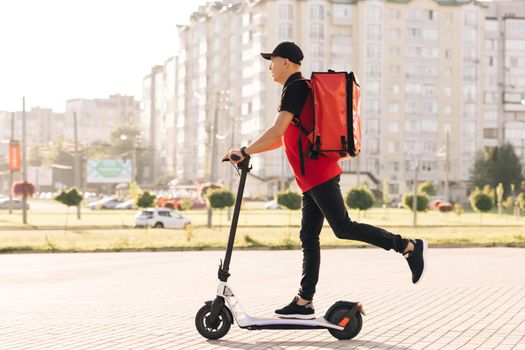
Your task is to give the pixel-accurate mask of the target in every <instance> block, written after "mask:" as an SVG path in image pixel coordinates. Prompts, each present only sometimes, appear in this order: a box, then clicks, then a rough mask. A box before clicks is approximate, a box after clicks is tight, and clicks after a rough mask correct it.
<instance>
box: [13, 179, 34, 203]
mask: <svg viewBox="0 0 525 350" xmlns="http://www.w3.org/2000/svg"><path fill="white" fill-rule="evenodd" d="M35 191H36V188H35V185H33V183H31V182H29V181H23V180H21V181H17V182H15V183H13V187H12V188H11V193H12V194H13V196H16V197H22V198H24V199H27V198H29V197H32V196H33V195H34V194H35Z"/></svg>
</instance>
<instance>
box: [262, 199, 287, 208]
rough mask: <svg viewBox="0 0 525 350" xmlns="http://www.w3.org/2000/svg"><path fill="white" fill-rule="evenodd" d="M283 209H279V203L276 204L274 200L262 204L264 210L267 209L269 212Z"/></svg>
mask: <svg viewBox="0 0 525 350" xmlns="http://www.w3.org/2000/svg"><path fill="white" fill-rule="evenodd" d="M282 208H283V207H281V206H280V205H279V203H277V201H276V200H273V201H269V202H266V203H265V204H264V209H269V210H279V209H282Z"/></svg>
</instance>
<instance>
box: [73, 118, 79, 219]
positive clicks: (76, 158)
mask: <svg viewBox="0 0 525 350" xmlns="http://www.w3.org/2000/svg"><path fill="white" fill-rule="evenodd" d="M73 128H74V132H75V187H76V188H77V190H78V191H80V154H79V152H78V130H77V112H74V113H73ZM77 219H78V220H80V204H79V205H77Z"/></svg>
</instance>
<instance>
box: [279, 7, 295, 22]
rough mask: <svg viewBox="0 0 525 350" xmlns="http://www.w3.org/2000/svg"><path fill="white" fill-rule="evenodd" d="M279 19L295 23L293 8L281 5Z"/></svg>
mask: <svg viewBox="0 0 525 350" xmlns="http://www.w3.org/2000/svg"><path fill="white" fill-rule="evenodd" d="M279 19H280V20H287V21H293V6H292V5H279Z"/></svg>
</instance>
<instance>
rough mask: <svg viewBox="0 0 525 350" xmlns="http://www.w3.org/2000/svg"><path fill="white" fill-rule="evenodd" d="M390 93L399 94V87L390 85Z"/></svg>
mask: <svg viewBox="0 0 525 350" xmlns="http://www.w3.org/2000/svg"><path fill="white" fill-rule="evenodd" d="M390 93H391V94H392V95H397V94H399V85H397V84H393V85H390Z"/></svg>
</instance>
